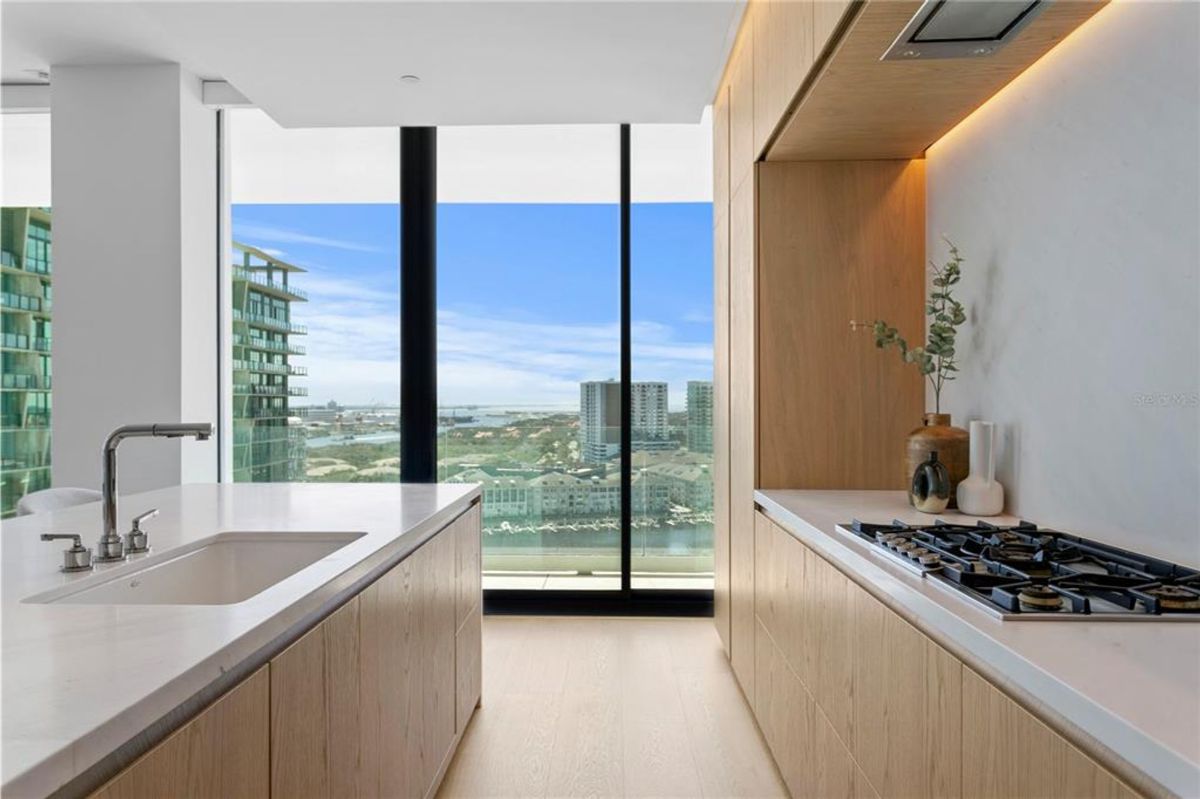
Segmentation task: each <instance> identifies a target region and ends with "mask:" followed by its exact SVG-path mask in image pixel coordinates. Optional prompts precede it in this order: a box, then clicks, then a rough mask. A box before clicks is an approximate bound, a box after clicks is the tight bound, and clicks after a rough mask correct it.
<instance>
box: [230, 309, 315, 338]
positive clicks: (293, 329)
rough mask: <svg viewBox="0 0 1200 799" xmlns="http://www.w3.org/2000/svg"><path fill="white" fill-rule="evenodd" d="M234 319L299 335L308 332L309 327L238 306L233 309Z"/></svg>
mask: <svg viewBox="0 0 1200 799" xmlns="http://www.w3.org/2000/svg"><path fill="white" fill-rule="evenodd" d="M233 320H234V321H235V322H245V323H246V324H250V325H258V326H259V327H268V328H271V329H274V330H286V331H287V332H288V333H294V334H296V335H298V336H303V335H304V334H306V333H308V328H307V327H305V326H304V325H297V324H293V323H292V322H289V321H287V320H286V319H275V318H274V317H271V316H266V315H264V314H258V313H250V312H249V311H240V310H238V309H237V308H234V309H233Z"/></svg>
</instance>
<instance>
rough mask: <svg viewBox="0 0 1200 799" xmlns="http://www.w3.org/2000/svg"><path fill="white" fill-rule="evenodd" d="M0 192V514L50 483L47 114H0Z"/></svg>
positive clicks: (50, 237)
mask: <svg viewBox="0 0 1200 799" xmlns="http://www.w3.org/2000/svg"><path fill="white" fill-rule="evenodd" d="M0 124H2V125H3V131H2V133H0V140H2V141H3V147H4V151H3V163H2V164H0V175H3V177H2V181H3V189H2V192H0V195H2V196H0V203H2V205H3V208H2V209H0V328H2V333H0V516H3V517H5V518H7V517H9V516H12V515H13V514H14V513H15V512H16V507H17V502H18V501H19V500H20V499H21V497H23V496H24V495H25V494H28V493H31V492H33V491H40V490H41V489H43V488H49V487H50V482H51V480H50V422H51V402H50V395H51V379H52V375H51V359H52V356H51V344H52V341H53V335H52V328H53V313H54V308H53V300H54V295H53V279H52V276H53V264H54V258H53V253H52V250H53V234H52V230H53V225H52V224H51V219H52V215H51V209H50V115H49V114H4V115H2V116H0Z"/></svg>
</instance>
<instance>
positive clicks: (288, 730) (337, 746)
mask: <svg viewBox="0 0 1200 799" xmlns="http://www.w3.org/2000/svg"><path fill="white" fill-rule="evenodd" d="M358 601H359V600H358V597H355V598H354V599H352V600H350V601H349V602H347V603H346V604H345V605H343V606H342V607H340V608H338V609H337V610H336V611H334V613H333V614H332V615H331V616H330V617H329V618H327V619H325V621H323V622H321V623H320V624H318V625H317V626H316V627H314V628H313V629H312V630H310V631H309V632H308V633H306V634H305V635H304V637H302V638H301V639H300V640H298V641H296V642H295V643H294V644H292V645H291V646H289V647H288V648H287V649H285V650H284V651H283V652H281V653H279V654H278V655H276V656H275V658H273V659H272V660H271V664H270V673H271V795H272V796H289V797H291V796H294V797H337V799H342V797H351V798H352V797H356V796H359V795H360V791H359V778H360V774H359V745H360V737H359V716H358V711H359V630H358Z"/></svg>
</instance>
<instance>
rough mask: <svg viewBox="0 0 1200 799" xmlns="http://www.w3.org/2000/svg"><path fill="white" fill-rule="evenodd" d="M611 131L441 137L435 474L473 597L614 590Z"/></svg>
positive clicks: (616, 450) (614, 142)
mask: <svg viewBox="0 0 1200 799" xmlns="http://www.w3.org/2000/svg"><path fill="white" fill-rule="evenodd" d="M619 158H620V148H619V128H618V127H617V126H615V125H605V126H586V125H580V126H536V127H519V126H516V127H500V128H497V127H473V128H440V129H439V130H438V197H439V205H438V401H439V405H440V411H439V415H440V418H439V426H438V478H439V480H441V481H447V482H477V483H481V484H482V485H483V491H484V502H483V514H484V517H483V523H484V539H483V568H484V587H485V588H490V589H496V588H512V589H548V590H555V589H567V590H580V589H583V590H618V589H620V588H621V578H620V570H621V551H620V543H621V529H620V527H621V525H620V521H621V501H622V495H621V478H620V457H621V452H620V438H621V437H620V430H621V427H620V425H621V414H620V397H621V386H620V383H619V382H618V378H619V376H620V341H621V340H620V269H619V268H620V253H619V245H620V216H619V200H620V183H619V180H620V178H619Z"/></svg>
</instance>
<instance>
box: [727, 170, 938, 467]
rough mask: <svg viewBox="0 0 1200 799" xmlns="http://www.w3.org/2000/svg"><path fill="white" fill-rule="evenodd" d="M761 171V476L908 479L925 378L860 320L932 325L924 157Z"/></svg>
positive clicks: (908, 327) (913, 327)
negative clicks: (884, 350)
mask: <svg viewBox="0 0 1200 799" xmlns="http://www.w3.org/2000/svg"><path fill="white" fill-rule="evenodd" d="M757 176H758V186H759V191H758V218H757V221H758V242H759V251H758V281H759V283H758V297H759V301H758V319H757V322H758V325H759V330H760V334H759V350H758V397H759V400H758V414H759V420H758V430H759V433H760V440H759V458H758V463H759V473H758V477H759V486H760V487H763V488H881V489H882V488H900V487H901V485H900V484H899V482H898V480H899V477H898V476H899V475H900V474H902V473H903V472H902V470H901V469H900V465H901V464H902V463H903V459H904V440H905V437H906V436H907V434H908V432H909V431H910V430H911V429H912V428H913V427H914V426H916V423H917V422H918V421H919V420H920V418H921V413H922V411H923V410H924V404H925V396H924V390H925V389H924V383H923V381H922V379H921V376H920V375H919V374H917V372H916V370H915V369H913V368H911V366H909V365H907V364H904V363H902V362H901V361H900V359H899V358H895V357H891V358H887V357H882V356H881V355H880V353H879V351H878V350H877V349H876V348H875V346H874V344H873V342H872V340H871V336H870V334H869V332H859V333H855V332H854V331H852V330H851V329H850V321H851V320H852V319H853V320H868V321H869V320H874V319H887V320H888V321H889V322H891V323H892V324H893V325H896V326H897V327H898V328H899V329H900V330H901V331H908V332H907V333H906V335H908V336H909V339H910V340H911V339H912V338H913V337H914V336H918V337H919V334H920V331H921V330H923V329H924V319H923V315H922V314H923V303H924V296H925V294H924V291H925V170H924V162H922V161H848V162H805V163H773V162H771V163H764V164H760V165H759V167H758V173H757ZM735 334H736V332H735Z"/></svg>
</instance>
